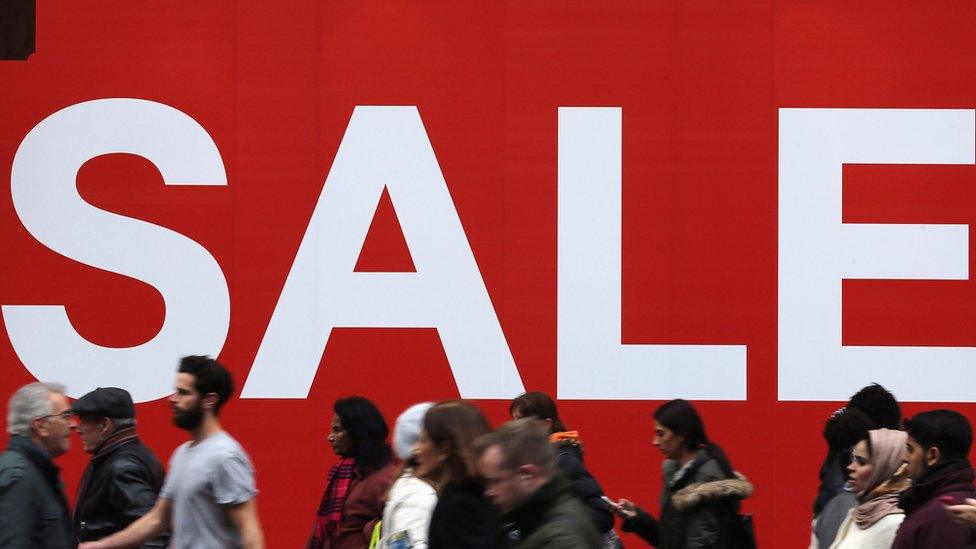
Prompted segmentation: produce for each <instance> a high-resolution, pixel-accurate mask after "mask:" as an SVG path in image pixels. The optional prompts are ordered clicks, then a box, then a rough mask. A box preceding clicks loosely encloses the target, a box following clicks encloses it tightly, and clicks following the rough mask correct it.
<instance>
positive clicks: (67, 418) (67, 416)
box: [37, 410, 75, 421]
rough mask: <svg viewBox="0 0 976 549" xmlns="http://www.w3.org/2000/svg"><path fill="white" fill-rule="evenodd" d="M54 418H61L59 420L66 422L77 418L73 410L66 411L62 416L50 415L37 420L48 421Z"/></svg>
mask: <svg viewBox="0 0 976 549" xmlns="http://www.w3.org/2000/svg"><path fill="white" fill-rule="evenodd" d="M52 417H59V418H61V419H63V420H65V421H71V420H72V419H73V418H74V417H75V413H74V412H72V411H71V410H66V411H64V412H61V413H60V414H48V415H46V416H41V417H39V418H37V419H44V420H46V419H48V418H52Z"/></svg>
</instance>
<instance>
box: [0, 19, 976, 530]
mask: <svg viewBox="0 0 976 549" xmlns="http://www.w3.org/2000/svg"><path fill="white" fill-rule="evenodd" d="M37 20H38V28H37V44H38V46H37V53H36V54H35V55H33V56H32V57H31V58H30V60H29V61H27V62H7V61H5V62H0V82H2V83H3V86H0V120H2V124H0V256H2V257H3V258H4V261H5V263H4V269H3V271H2V272H3V274H2V276H0V302H2V303H4V304H65V306H66V307H67V309H68V313H69V316H70V317H71V320H72V322H73V323H74V325H75V327H76V328H77V329H78V330H79V332H80V333H82V334H83V335H84V336H85V337H87V338H89V339H90V340H91V341H94V342H98V343H101V344H104V345H112V346H127V345H134V344H136V343H139V342H141V341H145V340H146V339H148V338H150V337H152V336H153V335H154V334H155V333H156V331H157V330H158V329H159V327H160V326H161V324H162V319H163V315H164V314H165V311H164V307H163V302H162V299H161V296H160V295H159V293H158V292H157V291H156V290H155V289H153V288H151V287H149V286H147V285H145V284H143V283H141V282H139V281H136V280H132V279H128V278H125V277H122V276H118V275H113V274H110V273H106V272H103V271H100V270H98V269H95V268H92V267H88V266H85V265H81V264H79V263H76V262H74V261H71V260H68V259H66V258H64V257H61V256H59V255H58V254H56V253H54V252H51V251H50V250H47V249H46V248H44V247H43V246H41V245H40V244H39V243H38V242H37V241H35V240H34V239H33V238H32V237H31V236H30V235H29V234H28V233H27V232H26V231H25V230H24V228H23V227H22V226H21V224H20V222H19V220H18V219H17V217H16V215H15V212H14V210H13V206H12V203H11V200H10V193H9V177H10V176H9V174H10V165H11V162H12V159H13V156H14V153H15V152H16V150H17V147H18V146H19V144H20V142H21V140H22V139H23V138H24V136H25V135H26V134H27V132H29V131H30V129H31V128H32V127H34V125H36V124H37V123H38V122H40V121H41V120H42V119H44V118H45V117H46V116H48V115H50V114H52V113H53V112H55V111H57V110H60V109H62V108H64V107H67V106H70V105H73V104H75V103H79V102H82V101H86V100H91V99H97V98H106V97H134V98H141V99H148V100H153V101H158V102H161V103H165V104H167V105H171V106H173V107H175V108H177V109H180V110H181V111H183V112H185V113H186V114H188V115H189V116H191V117H193V118H194V119H195V120H197V121H198V122H199V123H200V124H201V125H202V126H203V127H204V128H206V129H207V131H208V132H209V133H210V135H211V136H212V137H213V139H214V141H215V143H216V144H217V147H218V149H219V150H220V153H221V155H222V158H223V160H224V164H225V167H226V170H227V178H228V185H227V186H226V187H167V186H164V185H163V184H162V181H161V178H160V176H159V173H158V171H157V170H156V169H155V168H154V167H153V166H152V164H151V163H149V162H148V161H146V160H144V159H140V158H137V157H133V156H130V155H108V156H105V157H100V158H97V159H93V160H91V161H90V162H88V163H87V164H86V165H85V166H84V167H83V168H82V170H81V172H80V173H79V174H78V186H79V189H80V191H81V193H82V196H84V198H85V199H86V200H88V201H90V202H91V203H92V204H94V205H96V206H97V207H99V208H102V209H105V210H109V211H113V212H117V213H120V214H123V215H127V216H131V217H135V218H139V219H143V220H146V221H150V222H152V223H156V224H159V225H163V226H165V227H168V228H170V229H173V230H176V231H178V232H180V233H182V234H185V235H187V236H188V237H190V238H192V239H193V240H195V241H197V242H199V243H200V244H201V245H203V246H204V247H206V248H207V249H208V250H209V251H210V252H211V253H212V254H213V255H214V257H215V258H216V259H217V261H218V263H219V264H220V265H221V267H222V269H223V271H224V274H225V276H226V278H227V281H228V284H229V288H230V295H231V325H230V331H229V334H228V338H227V342H226V345H225V347H224V349H223V351H222V353H221V355H220V359H221V361H223V362H225V363H226V364H227V365H228V366H229V367H230V368H231V369H232V371H233V372H234V374H235V375H236V378H237V381H238V385H239V386H243V382H244V379H245V378H246V375H247V372H248V371H249V369H250V365H251V363H252V361H253V359H254V356H255V354H256V352H257V349H258V346H259V344H260V342H261V339H262V337H263V335H264V332H265V330H266V328H267V324H268V321H269V320H270V318H271V313H272V312H273V310H274V307H275V304H276V303H277V299H278V295H279V293H280V291H281V289H282V287H283V285H284V282H285V279H286V277H287V275H288V272H289V270H290V268H291V264H292V261H293V259H294V257H295V253H296V252H297V250H298V246H299V244H300V242H301V239H302V237H303V235H304V231H305V227H306V226H307V225H308V222H309V219H310V217H311V214H312V211H313V209H314V207H315V204H316V201H317V199H318V197H319V194H320V192H321V190H322V185H323V182H324V181H325V178H326V175H327V174H328V171H329V168H330V166H331V164H332V160H333V158H334V156H335V151H336V149H337V147H338V145H339V142H340V141H341V139H342V135H343V133H344V131H345V127H346V124H347V123H348V121H349V117H350V115H351V113H352V110H353V108H354V107H355V106H356V105H416V106H417V107H418V109H419V112H420V114H421V117H422V119H423V122H424V125H425V128H426V130H427V134H428V137H429V139H430V141H431V144H432V146H433V149H434V152H435V154H436V155H437V159H438V162H439V164H440V167H441V169H442V171H443V174H444V177H445V179H446V181H447V184H448V188H449V190H450V193H451V196H452V198H453V200H454V203H455V206H456V208H457V211H458V214H459V216H460V219H461V222H462V225H463V226H464V230H465V234H466V236H467V238H468V241H469V242H470V245H471V248H472V251H473V253H474V256H475V259H476V261H477V264H478V266H479V269H480V271H481V275H482V277H483V278H484V281H485V285H486V287H487V289H488V293H489V295H490V297H491V300H492V303H493V305H494V307H495V310H496V312H497V315H498V319H499V322H500V323H501V326H502V329H503V331H504V333H505V336H506V339H507V342H508V344H509V346H510V348H511V350H512V354H513V356H514V358H515V361H516V364H517V366H518V368H519V371H520V374H521V376H522V379H523V381H524V383H525V385H526V387H527V388H528V389H530V390H534V389H538V390H545V391H548V392H550V393H554V391H555V387H556V367H557V365H556V358H555V354H556V352H555V350H556V219H557V215H558V212H557V211H556V197H557V195H556V193H557V188H556V160H557V158H556V150H557V142H556V136H557V133H556V132H557V125H556V122H557V108H558V107H560V106H615V107H622V109H623V199H624V203H623V339H624V341H625V342H626V343H635V344H636V343H716V344H719V343H720V344H745V345H747V346H748V351H747V358H748V368H749V370H748V400H746V401H744V402H708V403H701V404H700V410H701V412H702V414H703V415H704V418H705V420H706V423H707V425H708V429H709V433H710V435H711V436H712V438H714V439H715V440H716V441H718V442H719V443H720V444H722V445H723V446H724V447H725V448H726V450H727V452H728V453H729V455H730V456H731V457H732V459H733V461H734V463H735V464H736V466H737V468H739V469H741V470H742V471H743V472H744V473H745V474H746V475H748V476H749V477H750V478H751V479H752V480H753V481H754V482H755V484H756V486H757V488H756V494H755V496H754V497H753V498H751V499H750V500H749V501H748V502H747V503H746V505H745V509H746V510H747V511H749V512H754V513H756V524H757V528H758V532H759V537H760V542H761V543H762V544H763V545H764V546H767V547H788V546H800V545H801V544H805V543H806V542H807V539H808V535H809V521H810V514H811V504H812V501H813V497H814V493H815V490H816V482H817V476H816V475H817V469H818V466H819V463H820V460H821V458H822V456H823V453H824V444H823V442H822V440H821V438H820V430H821V428H822V425H823V422H824V421H825V420H826V418H827V416H828V414H829V412H830V411H832V410H833V409H834V408H836V407H837V406H838V405H839V403H834V402H822V403H816V402H804V403H797V402H779V401H778V400H777V394H776V386H777V365H776V338H777V328H776V326H777V318H776V314H777V302H776V296H777V240H776V235H777V224H776V220H777V180H776V168H777V150H776V142H777V127H776V120H777V109H778V108H781V107H888V108H968V109H971V108H974V106H976V58H974V57H973V56H972V53H971V52H972V51H973V46H974V45H976V44H974V39H973V38H972V32H971V29H972V27H973V23H974V22H976V8H974V7H972V6H964V5H961V4H959V3H940V2H927V3H916V2H877V1H864V2H857V3H850V2H840V1H836V2H830V1H816V2H795V1H790V2H747V1H736V2H619V1H602V2H483V3H457V2H421V3H416V2H328V3H325V2H316V1H304V2H302V1H283V2H273V3H272V2H206V3H170V2H148V3H140V4H139V5H138V6H137V5H133V4H131V3H128V2H117V1H106V2H78V3H70V4H59V5H54V4H51V3H45V2H40V3H39V6H38V18H37ZM974 169H976V168H973V167H969V166H952V167H948V166H924V167H916V166H848V167H846V168H845V172H844V175H845V197H844V218H845V221H848V222H876V223H921V222H930V223H972V222H974V221H976V216H974V214H973V212H974V211H976V191H974V190H973V185H972V183H973V178H974V175H976V173H974ZM412 267H413V265H412V261H411V260H410V258H409V253H408V252H407V251H406V249H405V246H404V243H403V239H402V236H401V235H400V234H399V225H398V223H397V221H396V214H395V212H394V211H393V208H392V205H391V204H390V203H389V202H388V201H387V199H384V202H382V203H381V205H380V208H379V211H378V213H377V216H376V218H375V223H374V225H373V227H372V229H371V231H370V235H369V238H368V239H367V243H366V246H365V247H364V251H363V253H362V255H361V257H360V262H359V265H358V269H359V270H364V271H371V270H374V271H375V270H386V269H402V270H412ZM974 292H976V289H974V286H973V284H972V283H971V282H970V281H951V282H950V281H941V282H928V281H899V282H895V281H848V282H845V283H844V319H843V320H844V341H845V343H846V344H880V345H905V344H919V345H976V335H974V334H973V332H972V330H969V329H968V327H969V326H972V325H973V323H972V322H971V319H972V318H973V316H974V314H976V313H974V311H976V306H974V305H976V303H974V301H976V295H974ZM0 333H3V335H2V336H0V369H2V372H3V376H0V397H2V398H3V399H6V398H7V396H8V395H9V394H10V393H11V392H12V391H13V390H15V388H16V387H18V386H20V385H21V384H24V383H27V382H29V381H32V377H31V376H30V374H29V373H28V372H27V371H26V370H25V369H24V367H23V366H22V365H21V364H20V362H19V360H18V359H17V357H16V355H15V354H14V352H13V350H12V348H11V347H10V344H9V341H7V339H6V334H5V331H3V330H0ZM176 359H177V357H174V366H175V363H176ZM282 367H287V365H283V366H282ZM593 367H594V368H601V367H605V366H604V365H600V364H594V365H593ZM608 375H612V374H610V373H608ZM920 375H925V374H924V372H920ZM620 382H621V383H626V382H627V380H626V379H621V380H620ZM836 383H837V384H838V386H840V387H846V386H845V381H844V380H843V379H838V380H836ZM946 383H951V380H946ZM857 389H858V387H855V386H851V387H849V388H847V389H845V390H847V391H848V392H849V393H853V392H854V391H856V390H857ZM355 393H359V394H364V395H367V396H369V397H371V398H373V399H374V400H376V401H377V402H378V404H379V405H380V407H381V409H382V410H383V412H384V413H385V414H386V416H387V417H388V418H389V419H390V420H392V419H393V418H394V417H395V416H396V414H397V413H399V411H401V410H402V409H403V408H405V407H406V406H408V405H409V404H412V403H414V402H417V401H421V400H440V399H445V398H454V397H456V396H457V390H456V388H455V386H454V383H453V379H452V377H451V372H450V368H449V365H448V363H447V359H446V356H445V354H444V351H443V348H442V347H441V344H440V340H439V338H438V335H437V332H436V330H433V329H419V328H418V329H374V330H362V329H339V330H336V331H335V332H334V333H333V334H332V337H331V338H330V340H329V343H328V346H327V348H326V351H325V352H324V354H323V358H322V363H321V366H320V368H319V370H318V373H317V375H316V377H315V382H314V384H313V386H312V389H311V392H310V394H309V396H308V398H307V399H296V400H283V399H281V400H276V399H270V400H236V401H234V402H232V403H231V404H230V405H229V407H228V408H227V409H226V413H225V417H224V424H225V426H226V427H227V428H228V430H229V431H231V432H232V433H233V434H234V436H236V437H237V438H238V439H239V440H241V441H242V443H243V444H244V445H245V447H246V448H247V449H248V451H249V452H250V454H251V456H252V458H253V459H254V462H255V464H256V466H257V470H258V483H259V488H260V489H261V496H260V499H259V506H260V512H261V518H262V521H263V523H264V526H265V531H266V534H267V538H268V541H269V546H270V547H295V546H299V545H300V544H301V543H302V542H303V541H304V539H305V537H306V535H307V533H308V531H309V528H310V526H311V523H312V520H313V515H314V512H315V508H316V505H317V503H318V499H319V497H320V495H321V492H322V490H323V488H324V486H325V474H326V471H327V470H328V467H329V466H330V465H331V464H332V463H333V462H334V459H335V458H334V456H332V455H331V452H330V450H329V449H328V446H327V444H326V441H325V436H326V434H327V431H328V424H329V423H328V422H329V418H330V416H331V411H330V406H331V403H332V401H333V400H334V399H335V398H336V397H338V396H344V395H349V394H355ZM675 396H679V395H675ZM480 404H481V405H483V407H484V409H485V410H486V411H487V412H488V413H489V415H490V417H491V419H492V420H493V421H494V422H496V423H498V422H501V421H502V420H503V419H505V415H506V412H507V402H504V401H484V402H481V403H480ZM658 404H659V403H658V402H639V401H635V402H625V401H620V402H608V401H594V402H591V401H561V402H560V408H561V410H562V414H563V416H564V418H565V420H566V422H567V423H568V424H569V425H570V426H571V427H573V428H576V429H578V430H579V431H580V432H581V433H582V437H583V439H584V442H585V443H586V451H587V463H588V465H589V466H590V467H591V469H592V471H593V472H594V474H596V476H597V477H598V478H599V479H600V481H601V482H602V483H603V486H604V488H605V490H606V492H607V493H608V494H609V495H610V496H612V497H615V498H617V497H628V498H631V499H634V500H636V501H638V502H639V503H641V504H643V505H646V506H647V507H648V508H650V509H651V510H654V511H656V510H657V508H658V504H657V499H658V493H659V490H660V485H661V478H660V461H661V457H660V455H659V454H658V453H657V452H656V451H655V450H654V448H653V447H652V445H651V426H652V424H651V421H650V414H651V412H652V411H653V410H654V408H655V407H656V406H657V405H658ZM932 406H933V405H932V404H928V403H914V404H910V405H906V406H905V411H906V414H911V413H914V412H917V411H919V410H922V409H926V408H930V407H932ZM954 407H955V408H956V409H959V410H962V411H963V412H965V413H966V414H967V415H970V416H972V412H973V411H974V408H973V407H972V406H971V405H954ZM138 413H139V417H140V425H141V431H142V433H143V435H144V438H145V439H146V440H147V442H148V443H149V444H150V445H151V446H152V447H153V448H154V449H155V450H156V451H157V452H158V453H159V455H160V456H161V457H163V458H166V457H167V456H168V455H169V453H170V452H171V451H172V449H173V448H174V447H175V446H176V445H177V444H178V443H179V442H181V441H182V440H184V438H185V434H184V433H183V432H180V431H179V430H177V429H175V428H174V427H172V426H171V425H170V421H169V411H168V408H167V406H166V404H165V401H156V402H151V403H146V404H142V405H140V406H139V408H138ZM85 462H86V457H85V455H84V454H83V452H82V451H81V449H80V444H76V445H75V448H73V449H72V451H71V452H70V453H69V454H68V455H67V456H65V457H63V458H62V459H61V460H60V463H61V464H62V465H63V466H64V471H63V474H64V478H65V479H66V481H67V484H68V488H69V491H70V492H73V491H74V489H75V487H76V486H77V481H78V479H79V478H80V474H81V471H82V469H83V467H84V464H85ZM625 541H626V542H627V543H628V544H629V545H635V546H639V545H641V542H639V540H636V538H625Z"/></svg>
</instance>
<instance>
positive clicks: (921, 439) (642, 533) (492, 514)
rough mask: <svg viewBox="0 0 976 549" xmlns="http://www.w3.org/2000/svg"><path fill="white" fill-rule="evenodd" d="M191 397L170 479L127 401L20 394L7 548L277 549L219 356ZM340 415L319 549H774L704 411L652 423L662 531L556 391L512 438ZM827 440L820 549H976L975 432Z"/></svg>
mask: <svg viewBox="0 0 976 549" xmlns="http://www.w3.org/2000/svg"><path fill="white" fill-rule="evenodd" d="M174 389H175V390H174V393H173V395H172V396H171V397H170V404H171V407H172V410H173V422H174V423H175V425H176V426H177V427H179V428H181V429H184V430H186V431H187V432H188V434H189V440H188V441H187V442H186V443H184V444H182V445H181V446H179V447H178V448H177V449H176V450H175V451H174V452H173V455H172V456H171V457H170V460H169V466H168V468H167V469H166V470H165V471H164V468H163V467H162V465H161V464H160V461H159V460H158V459H157V458H156V456H155V455H154V454H153V452H152V451H151V450H150V449H149V448H148V447H146V446H145V445H144V444H143V443H142V442H141V441H140V439H139V435H138V432H137V429H136V420H135V406H134V405H133V402H132V398H131V396H130V395H129V393H128V392H126V391H125V390H123V389H120V388H111V387H107V388H99V389H96V390H94V391H92V392H90V393H88V394H85V395H84V396H82V397H81V398H79V399H77V400H75V401H74V402H73V403H70V402H69V401H68V398H67V397H66V395H65V387H64V386H62V385H59V384H56V383H32V384H29V385H26V386H24V387H22V388H20V389H19V390H17V391H16V392H15V393H14V395H13V396H12V397H11V398H10V401H9V405H8V415H7V430H8V433H9V434H10V440H9V444H8V447H7V450H6V451H5V452H3V453H2V454H0V547H2V548H4V549H44V548H75V547H78V548H79V549H110V548H124V547H147V548H153V547H157V548H158V547H173V548H181V549H191V548H192V549H211V548H214V549H216V548H249V549H250V548H262V547H264V543H265V536H264V533H263V531H262V528H261V524H260V520H259V517H258V513H257V507H256V498H257V489H256V486H255V481H254V468H253V466H252V464H251V461H250V459H249V458H248V455H247V453H246V451H245V450H244V449H243V448H242V447H241V445H240V444H239V443H238V442H237V441H236V440H235V439H234V438H233V437H232V436H231V435H230V434H228V433H227V432H226V431H224V430H223V428H222V427H221V424H220V420H219V419H218V417H219V413H220V410H221V408H222V407H223V405H224V404H225V403H226V402H227V400H228V399H229V398H230V396H231V394H232V393H233V390H234V386H233V380H232V378H231V375H230V373H229V372H228V371H227V370H226V368H224V367H223V366H222V365H221V364H220V363H218V362H216V361H215V360H213V359H211V358H209V357H204V356H189V357H184V358H183V359H182V360H181V361H180V363H179V366H178V368H177V376H176V383H175V387H174ZM332 411H333V417H332V423H331V430H330V432H329V435H328V442H329V444H330V445H331V446H332V450H333V451H334V453H335V454H336V456H337V461H336V463H335V464H334V465H333V466H332V467H331V468H330V470H329V474H328V478H327V479H326V481H325V483H324V484H325V486H324V492H323V495H322V498H321V502H320V504H319V506H318V509H317V512H315V513H312V512H311V510H310V512H309V515H310V516H309V521H310V524H311V529H310V530H311V531H310V533H309V536H308V540H307V542H306V548H307V549H373V548H388V549H405V548H424V547H426V548H429V549H439V548H448V549H457V548H485V549H489V548H490V549H495V548H521V549H539V548H567V549H577V548H578V549H602V548H607V549H620V548H622V547H623V542H622V540H621V538H620V537H619V536H618V534H617V530H616V528H615V527H616V526H617V525H618V524H619V526H620V529H621V530H622V531H624V532H633V533H634V534H636V535H637V536H639V538H641V539H642V540H643V542H646V543H647V544H649V545H652V546H655V547H659V548H663V549H695V548H730V549H731V548H753V547H755V546H756V543H755V538H754V535H753V532H752V530H751V521H750V518H749V517H748V516H745V515H742V514H741V513H740V508H739V507H740V502H741V501H742V500H744V499H746V498H748V497H749V496H750V495H751V494H752V491H753V485H752V484H751V483H750V481H749V480H748V479H747V478H746V477H745V476H744V475H742V474H741V473H740V472H738V471H736V470H735V469H734V468H733V466H732V463H731V461H730V459H729V457H728V456H727V455H726V454H725V452H724V451H723V450H722V448H721V447H720V446H718V445H717V444H716V443H715V442H714V441H712V440H711V439H710V438H709V437H708V436H707V434H706V431H705V425H704V423H703V421H702V418H701V416H700V415H699V414H698V412H697V410H696V409H695V407H694V406H693V405H692V404H691V403H690V402H688V401H685V400H681V399H678V400H672V401H669V402H666V403H664V404H663V405H661V406H660V407H658V408H657V410H656V411H655V412H654V414H653V418H652V419H653V428H654V445H655V446H657V448H658V449H659V450H660V451H661V453H662V454H663V456H664V458H665V461H664V464H663V474H664V479H663V480H664V482H663V489H662V493H661V498H660V513H659V515H658V516H657V517H654V516H652V515H651V513H649V512H647V511H646V510H644V509H642V508H641V507H639V506H638V505H636V504H635V503H634V502H632V501H631V500H628V499H621V500H619V501H614V500H611V499H609V498H607V497H606V496H605V495H604V493H603V490H602V488H601V487H600V483H599V482H598V480H597V479H596V478H595V477H594V476H593V475H592V474H591V473H590V471H589V470H588V469H587V468H586V466H585V464H584V458H583V447H582V443H581V441H580V437H579V433H577V432H576V431H573V430H570V429H569V428H568V427H567V426H566V425H565V424H564V422H563V420H562V419H561V418H560V417H559V413H558V410H557V407H556V404H555V402H554V401H553V399H552V398H550V397H549V396H548V395H546V394H545V393H541V392H529V393H525V394H523V395H521V396H519V397H517V398H515V399H514V400H513V401H512V402H511V405H510V407H509V412H510V415H511V418H512V419H511V421H508V422H506V423H504V424H503V425H501V426H500V427H498V428H497V429H494V430H493V429H492V427H491V425H490V423H489V422H488V420H487V418H486V417H485V415H484V413H483V412H482V411H481V410H480V409H479V408H478V407H477V406H475V405H473V404H472V403H470V402H466V401H463V400H450V401H444V402H438V403H432V402H424V403H418V404H415V405H413V406H411V407H410V408H408V409H407V410H405V411H404V412H403V413H402V414H400V416H399V417H398V418H397V419H396V422H395V424H394V429H393V433H392V436H391V433H390V431H389V428H388V424H387V422H386V420H385V419H384V417H383V415H382V414H381V413H380V411H379V409H378V408H377V407H376V406H375V405H374V404H373V403H372V402H370V401H369V400H368V399H367V398H364V397H361V396H351V397H347V398H341V399H339V400H337V401H336V402H335V404H334V405H333V408H332ZM75 431H77V433H78V435H79V436H80V438H81V441H82V446H83V448H84V450H85V452H87V453H88V454H90V455H91V458H90V461H89V463H88V466H87V468H86V469H85V471H84V474H83V476H82V478H81V481H80V484H79V487H78V492H77V496H76V498H75V505H74V509H70V508H69V504H68V498H67V497H66V495H65V493H64V489H63V486H62V483H61V479H60V476H59V475H60V472H59V469H58V467H57V466H56V465H55V464H54V460H56V459H57V458H58V457H59V456H61V455H63V454H64V453H65V452H66V451H67V450H68V448H69V446H70V444H71V439H70V437H71V436H72V434H73V432H75ZM823 436H824V439H825V440H826V442H827V454H826V456H825V458H824V462H823V466H822V467H821V470H820V486H819V489H818V493H817V496H816V499H815V501H814V505H813V524H812V528H811V536H810V547H811V549H820V548H822V549H826V548H833V549H853V548H889V547H894V548H896V549H909V548H956V547H959V548H964V547H972V546H976V489H974V486H973V482H974V472H973V469H972V467H971V466H970V463H969V461H968V455H969V450H970V446H971V443H972V430H971V427H970V424H969V422H968V421H967V420H966V418H965V417H964V416H962V415H961V414H959V413H957V412H954V411H951V410H932V411H927V412H922V413H919V414H917V415H915V416H914V417H912V418H910V419H905V420H903V419H902V416H901V410H900V407H899V405H898V402H897V401H896V400H895V398H894V396H893V395H892V394H891V393H890V392H888V391H887V390H886V389H884V387H881V386H880V385H877V384H873V385H871V386H868V387H865V388H864V389H862V390H861V391H859V392H858V393H857V394H855V395H854V396H853V397H852V398H851V400H850V402H849V403H848V404H847V406H846V407H844V408H842V409H840V410H838V411H836V412H835V413H834V414H833V415H832V417H831V418H830V419H828V420H827V422H826V424H825V427H824V431H823ZM618 519H619V523H618ZM643 542H638V543H643ZM628 543H629V542H628Z"/></svg>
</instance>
